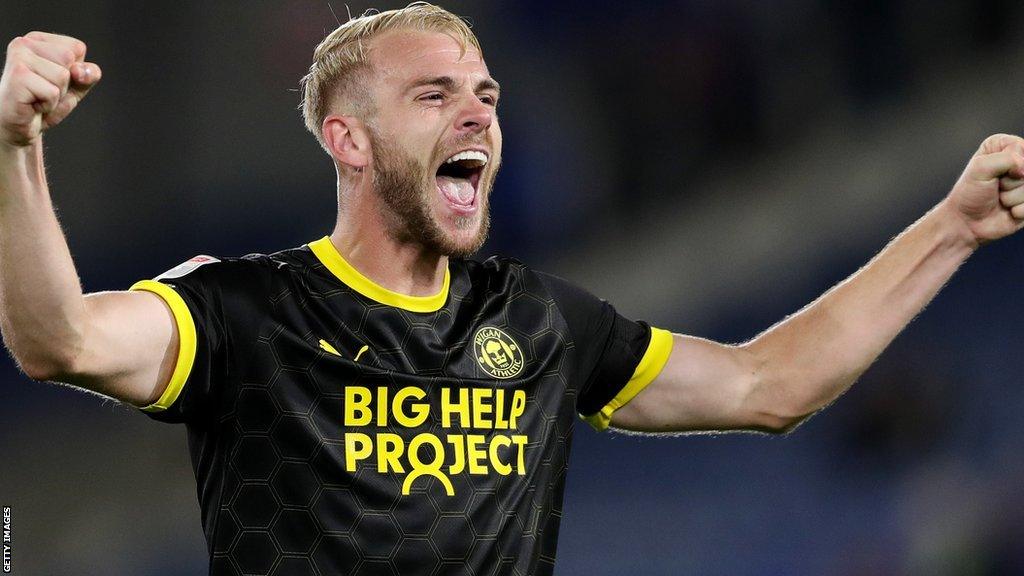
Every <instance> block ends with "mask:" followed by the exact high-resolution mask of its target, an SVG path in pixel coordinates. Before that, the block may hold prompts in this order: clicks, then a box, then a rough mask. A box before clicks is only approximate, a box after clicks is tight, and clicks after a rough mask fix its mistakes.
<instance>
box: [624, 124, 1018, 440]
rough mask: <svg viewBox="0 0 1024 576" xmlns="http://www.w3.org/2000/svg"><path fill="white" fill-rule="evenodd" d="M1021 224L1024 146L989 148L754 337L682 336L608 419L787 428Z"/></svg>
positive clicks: (635, 425) (640, 427)
mask: <svg viewBox="0 0 1024 576" xmlns="http://www.w3.org/2000/svg"><path fill="white" fill-rule="evenodd" d="M1022 226H1024V139H1021V138H1019V137H1016V136H1009V135H1003V134H999V135H995V136H991V137H989V138H987V139H986V140H985V142H984V143H982V145H981V147H980V148H979V150H978V152H977V153H976V154H975V155H974V157H973V158H971V161H970V163H968V165H967V168H966V169H965V170H964V172H963V174H962V175H961V176H960V178H959V180H957V183H956V185H955V186H954V187H953V189H952V191H951V192H950V193H949V195H948V196H947V197H946V198H945V199H943V201H942V202H941V203H939V205H938V206H936V207H935V208H933V209H932V210H931V211H929V212H928V213H927V214H925V215H924V216H923V217H922V218H921V219H920V220H918V221H917V222H915V223H914V224H913V225H912V226H910V227H909V228H908V229H906V230H905V231H903V232H902V233H901V234H900V235H899V236H897V237H896V238H895V239H894V240H893V241H892V242H890V243H889V245H888V246H886V248H885V249H884V250H882V252H880V253H879V254H878V255H877V256H875V257H874V258H873V259H872V260H871V261H870V262H869V263H868V264H867V265H866V266H864V267H863V268H861V269H860V270H859V271H858V272H856V273H855V274H853V275H852V276H850V277H849V278H847V279H846V280H844V281H842V282H840V283H839V284H838V285H836V286H834V287H833V288H831V289H830V290H829V291H828V292H826V293H825V294H823V295H822V296H821V297H819V298H818V299H817V300H815V301H814V302H812V303H811V304H809V305H807V306H806V307H805V308H803V309H802V310H801V311H799V312H797V313H796V314H793V315H791V316H789V317H787V318H786V319H785V320H783V321H781V322H779V323H778V324H776V325H775V326H773V327H771V328H769V329H768V330H766V331H765V332H763V333H762V334H760V335H759V336H757V337H756V338H754V339H753V340H751V341H749V342H747V343H745V344H741V345H735V346H732V345H725V344H719V343H716V342H711V341H708V340H704V339H700V338H694V337H691V336H682V335H678V334H677V335H674V336H673V339H674V344H673V346H672V352H671V355H670V356H669V359H668V361H667V362H666V363H665V366H664V368H663V369H662V370H661V372H660V373H659V375H658V376H657V377H656V378H655V379H654V380H653V381H652V382H651V383H650V384H648V385H647V386H646V387H645V388H644V389H643V390H641V391H640V392H639V393H638V394H637V395H636V396H635V397H634V398H633V399H632V400H631V401H630V402H629V403H627V404H626V405H625V406H623V407H621V408H619V409H618V410H616V411H615V413H614V414H613V415H612V420H611V425H612V426H614V427H616V428H622V429H627V430H635V431H644V432H670V431H697V430H759V431H765V432H786V431H789V430H792V429H793V428H794V427H796V426H797V425H798V424H799V423H800V422H802V421H803V420H805V419H806V418H808V417H809V416H810V415H812V414H814V413H815V412H817V411H818V410H820V409H821V408H823V407H825V406H826V405H828V404H829V403H830V402H832V401H833V400H835V399H836V398H837V397H838V396H839V395H840V394H842V393H843V392H844V391H845V390H846V389H847V388H849V387H850V385H852V384H853V382H854V381H855V380H856V379H857V378H858V377H859V376H860V375H861V373H863V372H864V371H865V370H866V369H867V368H868V366H870V365H871V363H872V362H874V360H875V359H876V358H877V357H878V355H879V354H881V352H882V350H884V349H885V347H886V346H888V345H889V343H890V342H891V341H892V340H893V339H894V338H895V337H896V335H897V334H899V332H900V331H901V330H902V329H903V327H904V326H906V325H907V324H908V323H909V322H910V321H911V320H912V319H913V318H914V316H915V315H917V314H918V313H919V312H920V311H921V310H922V309H923V308H924V307H925V305H926V304H927V303H928V302H929V301H930V300H931V299H932V298H933V297H934V296H935V294H936V293H938V291H939V289H940V288H941V287H942V286H943V285H944V284H945V283H946V281H947V280H949V278H950V277H951V276H952V275H953V273H954V272H956V270H957V268H958V267H959V266H960V264H962V263H963V262H964V261H965V260H966V259H967V257H968V256H970V255H971V253H972V252H973V251H974V250H975V249H976V248H977V247H978V246H980V245H982V244H985V243H986V242H990V241H992V240H996V239H999V238H1002V237H1004V236H1008V235H1010V234H1012V233H1014V232H1016V231H1017V230H1019V229H1020V228H1021V227H1022Z"/></svg>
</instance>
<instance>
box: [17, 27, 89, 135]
mask: <svg viewBox="0 0 1024 576" xmlns="http://www.w3.org/2000/svg"><path fill="white" fill-rule="evenodd" d="M85 50H86V47H85V43H83V42H82V41H80V40H76V39H75V38H71V37H70V36H61V35H59V34H48V33H46V32H29V33H28V34H26V35H24V36H19V37H18V38H15V39H14V40H12V41H11V43H10V44H8V45H7V61H6V62H5V63H4V71H3V76H0V145H6V146H15V147H21V146H29V145H31V144H33V143H35V142H36V141H37V140H38V139H39V136H40V134H42V132H43V130H46V129H47V128H52V127H54V126H56V125H57V124H59V123H60V122H61V120H63V119H64V118H66V117H67V115H68V114H70V113H71V111H72V110H74V109H75V106H77V105H78V103H79V102H81V100H82V98H84V97H85V95H86V93H87V92H89V90H90V89H91V88H92V87H93V86H95V85H96V83H97V82H99V80H100V74H101V72H100V67H99V66H97V65H96V64H93V63H91V62H86V61H85Z"/></svg>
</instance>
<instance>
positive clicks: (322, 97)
mask: <svg viewBox="0 0 1024 576" xmlns="http://www.w3.org/2000/svg"><path fill="white" fill-rule="evenodd" d="M469 27H470V25H469V23H468V22H466V21H465V20H463V19H462V18H460V17H459V16H456V15H455V14H452V13H451V12H449V11H447V10H445V9H444V8H441V7H439V6H434V5H433V4H428V3H427V2H413V3H412V4H409V5H408V6H406V7H405V8H400V9H398V10H388V11H385V12H378V11H376V10H372V9H371V10H367V11H366V12H364V13H363V15H362V16H358V17H356V18H351V19H350V20H349V21H348V22H345V23H344V24H342V25H341V26H338V27H337V28H336V29H335V30H334V31H333V32H331V33H330V34H328V35H327V37H326V38H324V39H323V41H322V42H320V44H319V45H318V46H317V47H316V50H314V51H313V64H312V65H311V66H310V67H309V73H308V74H306V75H305V76H303V77H302V80H301V81H300V82H299V85H300V86H301V88H302V118H303V120H304V121H305V123H306V129H307V130H309V131H310V132H312V133H313V136H315V137H316V139H317V142H319V143H320V146H321V147H322V148H323V149H324V150H325V151H326V152H327V153H328V154H330V150H329V149H328V147H327V144H326V143H325V142H324V140H323V135H322V134H321V133H320V128H321V126H322V125H323V122H324V118H326V117H327V115H328V114H329V113H330V110H331V106H332V105H333V104H334V103H335V102H336V100H337V98H338V97H339V96H345V97H347V98H349V100H350V102H351V105H352V106H353V110H351V111H350V112H360V113H363V114H368V113H369V111H370V110H372V109H373V108H372V104H373V103H372V102H371V101H370V96H369V94H368V93H367V92H366V91H365V79H366V75H365V74H364V72H366V71H367V69H368V68H367V67H368V65H369V56H368V51H367V46H366V44H367V41H369V40H371V39H372V38H373V37H375V36H377V35H379V34H381V33H383V32H387V31H390V30H398V29H402V28H408V29H413V30H425V31H430V32H441V33H444V34H448V35H449V36H451V37H452V38H453V39H455V40H456V41H457V42H458V43H459V44H460V45H461V47H462V51H463V53H465V51H466V50H467V49H468V48H469V47H473V48H475V49H476V50H477V51H478V52H480V53H481V54H482V53H483V51H482V50H481V49H480V42H479V41H478V40H477V39H476V36H475V35H474V34H473V32H472V30H470V28H469Z"/></svg>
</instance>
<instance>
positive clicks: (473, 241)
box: [438, 215, 490, 258]
mask: <svg viewBox="0 0 1024 576" xmlns="http://www.w3.org/2000/svg"><path fill="white" fill-rule="evenodd" d="M446 220H447V221H446V222H445V223H444V224H443V225H440V226H438V228H439V229H438V232H440V234H439V236H440V238H438V240H439V244H440V246H438V248H439V249H440V250H439V251H440V252H441V253H442V254H444V255H446V256H451V257H453V258H468V257H470V256H472V255H473V254H474V253H476V252H477V251H478V250H480V247H481V246H483V244H484V242H485V241H486V240H487V233H488V231H489V229H490V219H489V218H488V217H487V216H486V215H484V216H482V217H481V216H480V215H474V216H471V217H462V216H456V217H449V218H447V219H446ZM438 224H441V223H440V222H438Z"/></svg>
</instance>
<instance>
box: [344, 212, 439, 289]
mask: <svg viewBox="0 0 1024 576" xmlns="http://www.w3.org/2000/svg"><path fill="white" fill-rule="evenodd" d="M370 196H371V195H370V194H358V195H356V198H349V200H350V201H348V202H346V203H345V207H344V209H343V210H339V213H338V220H337V224H336V225H335V227H334V231H333V232H331V243H333V244H334V247H335V248H336V249H337V250H338V252H339V253H340V254H341V255H342V256H343V257H344V258H345V260H347V261H348V263H349V264H351V265H352V267H353V268H355V269H356V270H358V271H359V272H360V273H361V274H362V275H363V276H366V277H367V278H369V279H370V280H372V281H373V282H374V283H376V284H378V285H379V286H382V287H384V288H387V289H388V290H390V291H392V292H397V293H399V294H404V295H406V296H433V295H435V294H437V293H438V292H440V291H441V289H442V286H443V285H444V276H445V271H446V270H447V269H448V257H447V256H445V255H443V254H437V253H435V252H432V251H429V250H427V249H425V248H424V247H423V246H422V245H420V244H413V243H404V242H399V241H397V240H395V239H394V238H392V237H391V235H389V234H388V233H387V230H386V228H385V226H386V222H384V219H383V217H382V215H381V214H380V210H379V209H378V207H377V206H376V202H375V201H373V200H374V199H372V198H370Z"/></svg>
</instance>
